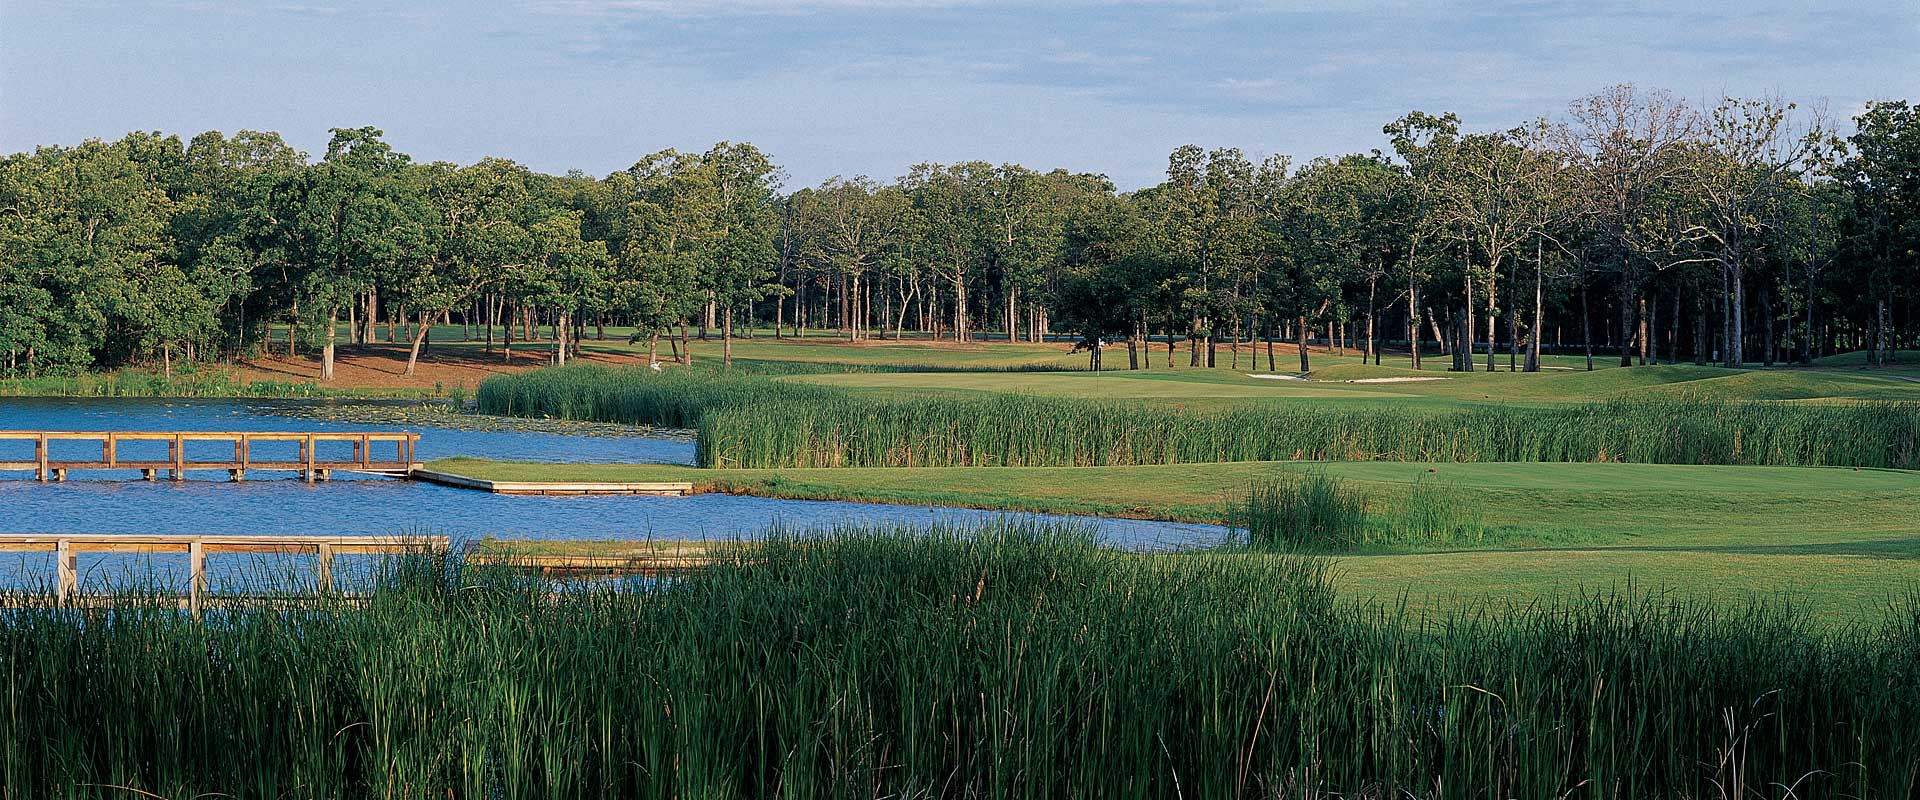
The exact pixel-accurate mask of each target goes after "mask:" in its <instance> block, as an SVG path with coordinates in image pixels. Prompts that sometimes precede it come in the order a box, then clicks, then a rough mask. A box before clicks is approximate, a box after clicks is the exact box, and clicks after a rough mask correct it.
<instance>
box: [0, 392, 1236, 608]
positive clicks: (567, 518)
mask: <svg viewBox="0 0 1920 800" xmlns="http://www.w3.org/2000/svg"><path fill="white" fill-rule="evenodd" d="M352 410H353V409H345V411H348V412H351V411H352ZM386 410H388V411H391V410H392V409H386ZM342 411H343V409H341V408H340V407H339V404H333V403H326V402H312V401H234V400H219V401H207V400H144V399H143V400H133V399H64V398H63V399H48V400H41V399H0V430H80V431H88V430H109V429H111V430H120V431H134V430H183V431H192V430H234V431H247V430H294V431H308V430H311V431H344V430H354V431H359V430H410V431H413V432H416V433H419V434H421V438H420V443H419V447H418V450H417V455H418V457H419V458H420V459H421V460H430V459H434V458H442V457H446V456H454V455H468V456H478V457H484V458H493V459H528V460H543V461H578V462H653V463H691V462H692V460H693V443H692V442H691V441H690V440H688V439H687V438H685V437H684V436H646V435H631V434H628V435H573V434H567V433H556V432H551V431H546V430H534V431H529V430H518V429H515V428H514V427H513V426H511V425H510V424H509V425H504V426H501V427H497V428H493V429H488V430H475V429H471V428H470V427H469V426H464V425H463V426H461V427H448V426H446V425H432V424H408V425H392V424H370V423H365V422H339V421H331V420H330V419H327V418H323V417H333V416H341V415H342V414H341V412H342ZM347 416H352V414H350V413H349V414H347ZM589 430H604V429H589ZM69 444H71V445H72V446H73V449H72V450H71V455H72V456H73V457H76V458H79V457H86V456H91V457H97V456H98V451H97V448H98V445H97V444H91V443H84V442H81V443H69ZM147 444H150V445H156V446H158V448H159V449H158V451H157V452H156V453H153V454H151V455H150V456H149V454H146V453H142V452H139V451H137V450H136V449H135V447H136V445H147ZM207 444H210V445H211V446H212V448H213V449H210V450H208V451H207V452H206V453H205V454H204V455H203V454H201V453H199V452H197V451H190V452H189V455H190V456H195V457H207V458H212V457H217V456H219V455H220V454H221V452H222V450H225V452H227V453H231V449H230V448H231V445H224V444H221V443H217V442H215V443H207ZM262 446H263V445H258V444H256V445H255V448H256V450H255V457H256V458H260V457H262V456H263V453H262V452H261V451H260V448H261V447H262ZM18 449H19V448H18V447H17V446H14V445H8V444H6V443H0V461H12V460H23V461H24V460H31V458H32V447H31V444H27V445H26V449H25V452H15V451H16V450H18ZM164 453H165V445H164V443H159V442H153V443H123V444H122V457H123V458H144V457H154V458H159V457H163V456H164ZM64 454H65V453H64V452H63V451H61V450H55V452H54V456H55V457H56V458H59V457H62V456H63V455H64ZM345 455H346V453H345V452H344V451H343V452H342V453H340V454H339V456H340V457H342V458H344V457H345ZM375 455H376V457H378V456H379V455H381V453H380V452H379V451H378V450H376V451H375ZM321 456H322V457H323V458H324V457H327V456H328V453H326V452H325V451H324V450H323V451H322V453H321ZM189 476H190V478H192V479H190V480H186V481H180V482H170V481H165V480H162V481H156V482H145V481H140V480H138V479H137V478H138V475H137V473H132V472H127V473H119V472H109V471H75V472H73V473H71V474H70V477H69V479H68V481H66V482H65V483H52V482H49V483H39V482H37V481H35V480H33V474H32V473H31V472H4V473H0V533H175V534H205V535H240V534H245V535H259V534H282V535H299V534H309V535H429V534H431V535H444V536H450V537H453V538H454V539H455V540H456V541H463V540H471V539H476V538H479V537H484V536H492V537H496V538H504V539H592V540H646V539H661V540H688V539H730V538H735V537H751V536H754V535H756V534H758V533H760V532H762V531H764V530H766V529H767V528H768V527H770V526H771V525H774V524H780V525H784V526H787V527H793V528H809V527H818V526H825V525H833V524H840V523H893V522H921V523H924V522H930V521H947V522H968V521H979V520H986V519H990V518H993V517H995V516H997V515H996V514H994V513H993V512H984V511H975V510H969V509H955V508H936V507H926V506H898V505H879V504H870V503H845V502H828V501H807V500H774V499H767V498H758V497H743V496H734V495H725V494H708V495H696V496H693V497H641V496H601V497H518V496H507V495H494V494H488V493H484V492H476V491H471V490H465V489H453V488H448V487H442V486H436V485H432V484H426V483H416V482H411V481H399V480H391V479H386V478H375V477H368V476H355V475H351V474H346V473H335V478H336V479H335V480H334V481H332V482H322V483H316V484H307V483H305V482H302V481H299V480H295V479H294V478H295V477H296V476H295V475H294V474H293V473H290V472H282V473H276V472H257V471H256V472H251V473H249V475H248V480H247V481H246V482H245V483H237V484H236V483H228V482H226V480H225V478H226V475H225V473H224V472H219V471H205V472H193V473H189ZM276 478H278V479H276ZM1023 516H1029V515H1023ZM1036 518H1039V519H1062V520H1064V519H1077V520H1081V521H1084V522H1085V523H1087V524H1089V525H1091V526H1092V527H1093V528H1094V529H1095V530H1096V531H1097V532H1098V534H1099V536H1100V537H1101V538H1102V540H1104V541H1106V542H1108V543H1110V544H1113V545H1116V546H1120V547H1126V548H1133V549H1159V548H1171V547H1182V546H1194V545H1203V544H1212V543H1215V542H1218V541H1219V540H1220V538H1221V536H1222V534H1223V531H1222V529H1220V528H1218V527H1215V526H1211V525H1186V524H1178V523H1166V522H1149V521H1140V520H1121V519H1106V518H1097V517H1065V516H1047V515H1039V516H1037V517H1036ZM245 560H247V559H246V558H244V557H222V558H218V559H211V560H210V561H209V570H210V572H211V573H212V574H213V576H214V578H215V582H216V584H218V583H219V582H220V580H221V576H223V575H226V576H231V575H233V574H234V570H236V569H238V568H239V567H237V566H234V565H233V564H232V563H231V562H240V561H245ZM150 561H151V565H150V566H151V567H152V569H154V570H156V572H157V574H158V576H159V577H161V578H163V579H164V580H165V581H166V582H167V583H169V584H171V583H175V582H177V581H178V580H180V579H181V578H180V573H181V572H183V571H184V562H185V559H184V558H178V557H170V556H158V557H153V558H152V559H150ZM148 566H149V564H148V563H147V562H146V561H142V562H140V564H139V565H138V568H139V569H146V568H148ZM130 568H133V565H132V562H130V561H129V560H128V559H126V558H124V557H111V556H93V555H83V556H82V557H81V570H82V573H83V575H85V574H88V573H96V572H102V571H113V572H124V571H126V570H128V569H130ZM342 568H343V569H346V567H344V566H343V567H342ZM51 573H52V557H51V556H50V555H44V554H0V584H5V585H14V586H18V585H21V583H22V582H23V581H31V580H33V579H34V578H35V577H40V578H47V577H49V576H50V575H51ZM88 580H89V579H88V578H85V577H83V579H82V582H83V585H85V584H87V583H88Z"/></svg>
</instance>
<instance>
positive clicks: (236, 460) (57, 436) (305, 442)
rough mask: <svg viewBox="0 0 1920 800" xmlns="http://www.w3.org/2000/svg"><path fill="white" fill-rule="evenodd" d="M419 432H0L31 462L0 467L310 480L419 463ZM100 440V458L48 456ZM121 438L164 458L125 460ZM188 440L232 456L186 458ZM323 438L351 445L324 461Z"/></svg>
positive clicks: (1, 439)
mask: <svg viewBox="0 0 1920 800" xmlns="http://www.w3.org/2000/svg"><path fill="white" fill-rule="evenodd" d="M419 440H420V434H417V433H402V432H391V431H374V432H365V433H357V432H356V433H347V432H316V431H295V432H274V431H172V432H160V431H0V443H5V442H9V441H15V442H18V441H30V442H33V460H32V461H0V471H5V470H32V471H33V473H34V477H35V478H37V479H39V480H41V481H46V480H55V481H64V480H66V479H67V471H68V470H75V469H137V470H140V475H141V477H143V478H145V479H147V480H154V479H155V477H156V476H157V475H158V474H159V472H160V471H161V470H166V471H167V477H168V478H169V479H171V480H176V481H177V480H183V479H184V478H185V477H186V472H187V470H190V469H217V470H226V471H227V477H228V478H229V479H231V480H235V481H240V480H245V479H246V477H247V470H250V469H265V470H288V471H293V472H298V473H300V477H302V478H304V479H306V481H307V482H309V483H312V482H313V481H315V480H327V479H329V478H331V477H332V475H333V471H334V470H337V469H338V470H352V471H358V472H373V473H380V474H386V475H392V476H394V477H402V476H405V475H406V473H408V472H410V471H412V470H414V469H415V468H418V467H419V466H420V465H419V464H418V463H416V462H415V461H414V455H413V454H414V446H415V445H416V444H417V443H418V442H419ZM71 441H83V442H99V443H100V457H99V458H89V459H77V460H76V459H55V458H53V457H52V455H51V452H52V445H53V444H54V443H55V442H71ZM122 442H166V443H167V458H166V460H164V461H155V460H151V459H147V460H141V459H124V458H121V457H120V444H121V443H122ZM189 442H231V443H232V444H233V457H232V458H231V459H227V458H216V459H214V460H194V459H189V458H187V444H188V443H189ZM255 442H294V443H295V444H296V445H297V455H296V456H295V458H294V460H292V461H284V460H281V461H275V460H271V459H269V460H255V459H254V458H253V445H254V443H255ZM327 442H350V443H352V444H353V457H352V458H351V459H348V460H345V461H341V460H324V459H321V458H320V457H319V453H318V446H319V445H320V444H323V443H327ZM376 444H381V445H391V446H392V450H391V451H390V452H392V453H393V458H391V459H387V458H376V457H374V454H373V450H374V445H376Z"/></svg>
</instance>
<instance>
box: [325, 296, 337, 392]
mask: <svg viewBox="0 0 1920 800" xmlns="http://www.w3.org/2000/svg"><path fill="white" fill-rule="evenodd" d="M338 327H340V307H339V306H334V307H332V308H329V309H327V344H326V347H325V348H323V349H322V350H321V351H320V380H323V381H331V380H333V340H334V337H335V331H334V329H335V328H338Z"/></svg>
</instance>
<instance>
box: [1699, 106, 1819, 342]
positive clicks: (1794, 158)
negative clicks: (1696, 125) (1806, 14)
mask: <svg viewBox="0 0 1920 800" xmlns="http://www.w3.org/2000/svg"><path fill="white" fill-rule="evenodd" d="M1795 110H1796V105H1795V104H1793V103H1788V102H1785V101H1782V100H1779V99H1777V98H1763V99H1759V100H1738V99H1734V98H1727V99H1726V100H1724V101H1722V102H1721V104H1720V105H1719V107H1717V108H1715V109H1714V110H1713V113H1712V115H1711V116H1710V118H1709V119H1708V120H1707V122H1706V124H1705V126H1704V128H1703V132H1702V134H1701V141H1702V144H1703V145H1704V146H1703V147H1701V148H1697V149H1696V150H1695V151H1694V152H1695V157H1693V158H1690V159H1688V163H1687V177H1688V179H1689V180H1688V189H1689V193H1690V194H1691V195H1692V196H1693V201H1694V203H1695V204H1696V205H1695V208H1694V213H1695V219H1696V222H1695V224H1693V225H1692V226H1691V227H1688V228H1687V229H1686V230H1685V231H1683V234H1682V235H1683V238H1684V239H1685V240H1686V241H1688V242H1690V243H1692V244H1694V245H1695V246H1696V247H1698V254H1697V255H1695V256H1694V257H1693V258H1687V259H1682V260H1680V261H1679V262H1676V263H1687V262H1706V263H1712V264H1718V265H1719V266H1720V271H1721V277H1722V282H1723V284H1724V286H1725V291H1726V295H1727V297H1726V302H1725V303H1724V304H1722V308H1723V309H1724V317H1723V323H1722V325H1723V330H1724V336H1725V337H1726V342H1727V346H1726V351H1725V353H1723V356H1724V358H1723V362H1722V363H1724V364H1725V365H1726V366H1729V367H1738V366H1740V365H1741V364H1743V363H1745V361H1746V358H1745V355H1746V354H1745V352H1744V348H1743V347H1742V340H1743V339H1744V338H1745V335H1746V332H1745V330H1744V321H1745V315H1746V285H1745V280H1746V269H1747V265H1748V263H1749V262H1750V261H1751V260H1752V259H1753V258H1754V253H1755V250H1756V249H1757V248H1758V247H1759V244H1760V241H1761V237H1762V235H1763V234H1764V233H1765V231H1766V230H1767V229H1768V227H1770V226H1771V225H1772V224H1773V222H1772V221H1773V220H1776V219H1778V218H1779V214H1778V213H1776V212H1777V207H1778V205H1779V204H1780V203H1781V202H1782V200H1783V199H1784V198H1785V196H1786V194H1787V192H1788V191H1789V186H1790V185H1791V184H1792V183H1796V182H1799V181H1801V180H1803V179H1804V178H1805V177H1806V176H1807V174H1808V173H1810V172H1812V171H1814V170H1815V169H1817V168H1819V167H1820V166H1822V165H1823V164H1824V163H1825V162H1826V161H1827V160H1828V159H1829V158H1830V157H1831V156H1832V154H1834V153H1836V152H1838V149H1839V146H1840V143H1839V140H1838V139H1837V138H1836V137H1834V135H1833V134H1832V133H1831V132H1829V130H1828V127H1827V125H1826V124H1825V122H1824V120H1823V116H1824V115H1823V114H1821V113H1819V112H1818V111H1817V110H1816V111H1815V112H1813V113H1811V114H1809V115H1808V116H1807V117H1806V119H1805V120H1804V121H1799V120H1796V119H1795V117H1794V111H1795Z"/></svg>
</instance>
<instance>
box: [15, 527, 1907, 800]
mask: <svg viewBox="0 0 1920 800" xmlns="http://www.w3.org/2000/svg"><path fill="white" fill-rule="evenodd" d="M753 556H754V558H753V559H751V560H749V561H745V562H743V563H740V564H728V565H721V566H719V567H716V568H714V569H712V570H710V571H706V572H702V573H699V574H697V575H695V576H692V577H690V578H688V579H685V580H681V581H675V582H672V583H668V584H664V585H656V586H654V587H653V588H652V589H651V590H646V591H636V590H631V589H625V590H622V589H609V588H606V587H602V588H600V589H593V590H586V591H579V592H571V593H566V594H562V595H559V596H555V595H551V594H548V593H546V592H545V591H543V590H540V589H539V588H537V587H536V586H534V585H533V584H530V583H524V582H519V581H516V580H513V579H509V578H505V577H502V576H498V575H489V574H472V573H463V572H460V571H457V570H455V569H452V568H451V567H434V565H432V564H428V563H419V562H413V563H403V564H402V567H403V569H402V570H401V571H400V574H397V575H394V576H391V577H390V579H389V580H388V582H387V583H386V584H385V586H384V587H383V588H382V589H380V590H379V591H377V592H376V593H375V594H374V595H373V597H372V598H371V599H370V600H369V602H368V603H367V605H366V606H365V608H364V609H363V610H346V609H321V610H313V611H285V610H273V611H264V610H242V609H234V610H227V611H222V612H218V613H214V614H210V615H209V616H208V617H207V619H206V621H205V622H204V623H194V622H192V621H191V620H190V619H189V618H188V617H186V616H185V615H183V614H181V613H179V612H177V611H172V610H164V611H162V610H157V609H153V610H134V611H122V612H115V613H107V612H97V611H96V612H81V611H58V610H47V609H41V610H33V611H20V612H13V613H10V614H7V615H4V616H0V642H4V646H0V658H4V659H5V660H6V662H7V663H6V665H5V666H6V669H5V672H4V678H0V680H4V681H6V684H7V685H6V689H7V692H8V696H11V697H18V698H31V699H32V701H33V702H31V703H15V704H9V705H8V706H7V707H6V709H5V710H0V749H3V750H4V754H0V764H4V765H5V766H6V769H5V770H4V772H0V780H4V782H5V784H6V786H5V787H4V793H5V794H6V795H8V796H17V797H51V798H60V797H99V796H106V795H108V794H111V793H113V792H124V791H126V789H127V788H131V789H133V790H137V791H138V792H140V793H145V794H151V795H157V796H167V797H181V796H195V795H198V794H205V793H213V792H218V793H225V794H233V795H256V794H258V795H274V794H279V793H284V791H285V788H286V787H291V786H297V787H300V792H301V793H302V794H304V795H307V796H317V797H371V796H380V797H397V798H428V797H432V798H444V797H447V796H459V797H500V798H522V797H529V798H530V797H540V798H548V797H562V798H564V797H606V796H620V797H761V796H806V797H855V796H858V797H873V796H900V797H903V796H965V797H1023V798H1027V797H1030V798H1053V797H1075V798H1078V797H1103V798H1106V797H1116V798H1124V797H1141V798H1146V797H1155V798H1157V797H1171V796H1182V797H1233V796H1245V795H1249V794H1252V795H1258V796H1324V795H1326V794H1330V793H1339V794H1344V795H1348V796H1359V795H1368V796H1411V797H1434V796H1440V795H1441V793H1442V791H1443V787H1445V788H1447V789H1449V790H1450V789H1451V787H1471V791H1473V792H1476V793H1479V792H1485V793H1487V794H1488V795H1489V796H1497V797H1560V796H1568V795H1572V794H1581V795H1583V796H1584V795H1594V796H1602V797H1699V798H1706V797H1721V796H1729V795H1728V794H1727V793H1728V792H1732V794H1731V795H1730V796H1748V794H1747V792H1748V791H1749V790H1752V791H1757V792H1763V793H1772V792H1773V791H1775V790H1774V789H1770V788H1768V787H1779V786H1791V787H1795V793H1796V794H1797V796H1813V795H1819V796H1908V795H1910V794H1912V793H1913V792H1914V791H1915V790H1916V788H1920V787H1916V785H1915V780H1916V777H1915V775H1914V773H1913V771H1912V769H1911V767H1912V765H1913V764H1914V763H1916V761H1920V740H1916V739H1915V737H1913V736H1911V732H1912V731H1913V730H1915V729H1916V728H1920V716H1917V715H1920V696H1916V692H1917V691H1920V688H1916V687H1920V659H1916V658H1915V656H1914V654H1915V653H1916V652H1920V613H1915V612H1913V611H1912V609H1911V606H1909V607H1908V611H1907V613H1906V614H1905V615H1903V616H1901V617H1899V618H1898V619H1896V620H1894V621H1890V622H1888V623H1885V624H1882V625H1876V626H1856V627H1849V628H1844V629H1837V630H1836V629H1826V628H1822V627H1819V626H1816V625H1812V624H1809V623H1808V621H1807V620H1806V619H1805V618H1804V617H1803V616H1802V615H1800V614H1798V613H1796V612H1795V611H1793V610H1791V609H1788V608H1783V607H1776V606H1754V607H1743V608H1738V609H1716V608H1712V607H1707V606H1702V605H1697V604H1693V603H1689V602H1684V601H1668V600H1664V599H1661V598H1655V597H1646V596H1628V595H1609V596H1600V597H1590V598H1586V599H1584V600H1581V601H1578V602H1570V603H1565V604H1550V605H1544V606H1537V607H1525V608H1513V609H1506V608H1500V609H1482V610H1480V611H1476V612H1463V613H1458V614H1454V615H1450V616H1448V617H1447V618H1444V619H1440V620H1435V621H1425V620H1420V619H1417V618H1410V617H1407V616H1405V615H1403V614H1401V613H1399V612H1398V609H1397V608H1395V607H1392V606H1362V607H1354V606H1350V605H1347V604H1343V603H1341V602H1340V601H1339V599H1338V596H1337V595H1336V593H1335V591H1334V590H1333V588H1332V587H1331V585H1330V584H1329V583H1328V582H1327V580H1326V574H1325V567H1324V566H1323V565H1322V564H1320V563H1318V562H1314V561H1310V560H1303V559H1300V558H1297V557H1287V556H1273V555H1246V554H1241V555H1230V554H1204V555H1160V556H1141V555H1127V554H1120V553H1115V552H1112V551H1107V550H1103V549H1100V548H1098V547H1096V546H1094V545H1092V544H1091V543H1090V541H1089V540H1088V538H1087V536H1086V534H1085V533H1084V532H1082V531H1076V530H1073V529H1066V528H1058V527H1048V526H1034V525H1019V524H1007V523H1002V524H999V525H995V526H990V527H987V528H984V529H976V530H956V529H934V530H931V531H910V530H843V531H839V532H837V533H834V534H831V535H824V536H821V535H816V536H775V537H773V538H771V539H770V540H769V541H768V542H766V543H763V544H761V545H759V546H758V547H757V548H756V549H755V551H754V552H753ZM156 676H164V677H161V678H156ZM103 787H114V788H111V789H109V788H103ZM1449 796H1451V792H1450V791H1449Z"/></svg>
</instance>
